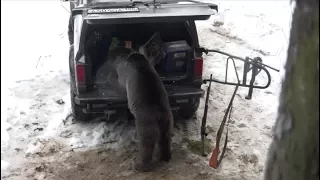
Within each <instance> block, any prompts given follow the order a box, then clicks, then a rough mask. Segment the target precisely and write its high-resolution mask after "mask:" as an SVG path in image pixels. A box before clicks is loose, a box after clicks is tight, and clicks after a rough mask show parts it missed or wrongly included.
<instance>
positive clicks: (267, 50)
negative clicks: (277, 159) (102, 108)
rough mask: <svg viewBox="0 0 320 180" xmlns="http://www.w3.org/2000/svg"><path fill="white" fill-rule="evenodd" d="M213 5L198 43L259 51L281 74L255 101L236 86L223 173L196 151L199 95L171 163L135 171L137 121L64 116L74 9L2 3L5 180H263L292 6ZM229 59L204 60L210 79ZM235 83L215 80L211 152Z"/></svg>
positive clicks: (50, 4) (243, 52)
mask: <svg viewBox="0 0 320 180" xmlns="http://www.w3.org/2000/svg"><path fill="white" fill-rule="evenodd" d="M212 2H215V3H217V4H218V5H219V13H218V14H217V15H215V16H213V17H212V18H211V19H209V20H208V21H204V22H198V23H197V27H198V34H199V37H200V43H201V45H202V46H204V47H206V48H211V49H212V48H214V49H219V50H222V51H227V52H230V53H232V54H235V55H238V56H241V57H245V56H249V57H255V56H260V57H262V59H263V61H264V63H266V64H268V65H271V66H273V67H276V68H278V69H281V72H280V73H277V72H273V71H270V73H271V75H272V78H273V80H272V84H271V86H270V87H269V88H268V89H265V90H254V94H253V99H252V100H251V101H248V100H246V99H245V98H244V97H245V96H246V94H247V89H244V88H240V89H239V91H238V93H237V96H236V98H235V102H234V111H233V114H232V119H231V121H230V125H229V143H228V149H227V152H226V155H225V156H226V157H225V159H224V161H223V163H222V165H221V166H220V167H219V169H217V170H214V169H210V168H209V167H208V165H207V164H208V158H209V156H208V157H207V158H204V157H201V156H198V155H196V154H195V148H197V147H198V146H196V145H197V144H198V140H199V138H200V135H199V132H200V131H199V128H200V121H201V117H202V114H203V107H204V104H203V101H202V102H201V104H200V108H199V110H198V114H197V117H196V118H197V119H194V120H190V121H187V122H181V123H179V124H178V126H179V127H180V128H179V129H175V136H174V144H173V160H172V161H171V162H170V163H169V164H167V165H165V166H164V167H162V168H160V169H159V170H157V171H156V172H152V173H145V174H141V173H136V172H134V171H132V167H131V162H132V159H133V157H134V156H133V155H134V154H135V153H136V145H135V144H134V140H133V138H132V137H134V131H135V130H134V127H133V126H132V125H130V124H129V123H127V122H126V121H125V120H123V119H119V120H118V121H116V122H104V121H101V120H95V121H93V122H92V123H86V124H81V123H74V122H73V121H72V119H71V118H67V117H68V115H69V114H70V97H69V74H68V73H69V70H68V61H67V59H68V38H67V32H66V30H67V22H68V15H69V14H68V12H67V11H66V10H65V9H63V8H62V7H61V4H60V2H59V1H53V0H51V1H36V0H34V1H26V0H23V1H22V0H21V1H19V0H16V1H9V0H4V1H1V5H2V6H1V179H19V180H25V179H55V180H56V179H128V176H130V179H151V178H153V179H215V180H232V179H235V180H236V179H237V180H238V179H239V180H240V179H243V180H246V179H247V180H259V179H262V176H263V169H264V162H265V158H266V153H267V149H268V145H269V143H270V140H271V137H272V132H271V129H272V126H273V124H274V122H275V118H276V111H277V104H278V102H277V101H278V94H279V90H280V83H281V74H283V69H282V64H283V63H284V62H285V59H286V49H287V44H288V40H289V31H290V24H291V14H292V11H293V10H292V7H291V6H290V3H289V1H287V0H285V1H284V0H283V1H271V0H268V1H240V0H237V1H216V0H214V1H212ZM65 6H66V7H68V4H65ZM12 9H14V10H15V11H14V13H13V12H12ZM224 64H225V58H224V57H223V56H220V55H216V54H209V55H208V56H205V72H204V76H205V77H209V75H210V74H211V73H212V74H213V76H214V77H215V78H219V79H221V78H223V75H224ZM241 66H242V64H241V63H237V68H239V69H241V68H242V67H241ZM12 67H14V68H12ZM230 67H231V66H230ZM229 69H231V68H229ZM231 73H232V72H231ZM240 77H241V76H240ZM232 79H234V75H233V76H231V77H230V80H232ZM265 80H266V77H265V75H263V74H261V75H259V77H258V78H257V82H258V83H259V84H263V83H265V82H266V81H265ZM206 87H207V85H203V88H205V89H206ZM233 89H234V87H228V86H223V85H219V84H216V83H213V84H212V88H211V95H210V101H209V114H208V126H209V128H208V129H210V131H211V133H210V135H209V136H208V139H210V146H211V148H212V147H214V142H215V135H216V132H217V129H218V128H219V125H220V122H221V120H222V117H223V114H224V110H225V109H226V107H227V104H228V102H229V100H230V97H231V94H232V92H233ZM61 100H62V101H63V102H64V103H59V102H61ZM196 151H197V150H196Z"/></svg>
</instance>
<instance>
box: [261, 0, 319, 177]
mask: <svg viewBox="0 0 320 180" xmlns="http://www.w3.org/2000/svg"><path fill="white" fill-rule="evenodd" d="M285 69H286V73H285V80H284V82H283V84H282V90H281V95H280V105H279V109H278V117H277V120H276V124H275V127H274V138H273V141H272V143H271V145H270V147H269V152H268V159H267V162H266V169H265V177H264V178H265V180H319V0H296V8H295V11H294V14H293V18H292V28H291V35H290V43H289V49H288V57H287V63H286V66H285Z"/></svg>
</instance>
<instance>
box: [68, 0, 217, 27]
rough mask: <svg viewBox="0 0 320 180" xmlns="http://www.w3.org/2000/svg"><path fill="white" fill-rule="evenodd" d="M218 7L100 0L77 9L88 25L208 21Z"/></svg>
mask: <svg viewBox="0 0 320 180" xmlns="http://www.w3.org/2000/svg"><path fill="white" fill-rule="evenodd" d="M213 9H214V10H216V11H218V6H217V5H215V4H211V3H202V2H199V1H192V0H182V1H179V0H157V1H129V0H128V1H115V2H112V0H110V1H109V0H96V1H93V2H92V3H90V4H86V5H85V6H82V7H77V8H75V9H73V12H72V13H73V15H75V14H79V13H80V14H83V15H84V20H85V21H86V22H87V23H88V24H103V23H107V24H122V23H147V22H168V21H185V20H207V19H209V18H210V16H211V15H213V14H214V11H213Z"/></svg>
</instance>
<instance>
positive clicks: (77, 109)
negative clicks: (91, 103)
mask: <svg viewBox="0 0 320 180" xmlns="http://www.w3.org/2000/svg"><path fill="white" fill-rule="evenodd" d="M70 96H71V109H72V115H73V118H74V120H76V121H82V122H87V121H90V120H91V119H92V115H91V114H85V113H84V112H83V110H82V109H83V108H85V107H84V106H80V105H77V104H75V102H74V98H75V96H76V95H75V94H74V92H73V91H72V89H71V88H70Z"/></svg>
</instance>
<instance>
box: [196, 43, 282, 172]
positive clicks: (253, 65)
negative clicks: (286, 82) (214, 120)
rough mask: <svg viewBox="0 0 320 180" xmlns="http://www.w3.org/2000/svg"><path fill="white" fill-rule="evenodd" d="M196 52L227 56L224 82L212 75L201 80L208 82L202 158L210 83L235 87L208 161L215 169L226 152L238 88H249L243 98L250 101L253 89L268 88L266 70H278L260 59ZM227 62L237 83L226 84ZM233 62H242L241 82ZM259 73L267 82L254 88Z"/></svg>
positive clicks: (206, 51)
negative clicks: (221, 147)
mask: <svg viewBox="0 0 320 180" xmlns="http://www.w3.org/2000/svg"><path fill="white" fill-rule="evenodd" d="M197 51H198V52H204V53H206V54H208V53H209V52H214V53H219V54H222V55H225V56H228V58H227V62H226V74H225V81H220V80H217V79H213V78H212V74H211V75H210V79H204V80H203V83H204V84H206V83H207V82H209V86H208V89H207V94H206V100H205V107H204V114H203V117H202V122H201V149H200V150H201V154H202V155H203V156H207V154H206V153H205V151H204V140H205V137H206V136H207V135H208V133H207V131H206V123H207V112H208V101H209V94H210V88H211V82H216V83H220V84H225V85H233V86H236V87H235V90H234V92H233V94H232V97H231V100H230V102H229V104H228V107H227V110H226V112H225V114H224V117H223V119H222V122H221V125H220V127H219V130H218V132H217V136H216V146H215V149H214V150H213V152H212V154H211V158H210V160H209V166H210V167H213V168H215V169H217V168H218V166H219V165H220V163H221V161H222V159H223V156H224V154H225V150H226V147H227V143H228V120H230V118H231V113H232V108H233V105H232V103H233V100H234V97H235V95H236V93H237V91H238V88H239V87H247V88H249V91H248V95H247V96H246V97H245V98H246V99H247V100H250V99H251V98H252V93H253V89H254V88H257V89H266V88H268V87H269V86H270V84H271V75H270V73H269V71H268V69H267V68H269V69H272V70H274V71H277V72H279V70H278V69H275V68H273V67H270V66H268V65H265V64H263V63H262V59H261V58H260V57H255V58H253V59H251V58H249V57H246V58H241V57H238V56H234V55H231V54H228V53H225V52H222V51H219V50H208V49H204V48H198V49H197ZM229 60H232V62H233V67H234V70H235V73H236V77H237V82H227V78H228V63H229ZM235 60H240V61H243V62H244V65H243V79H242V82H241V81H240V79H239V75H238V71H237V69H236V63H235ZM251 70H252V73H251V74H252V75H251V80H250V83H249V84H247V74H248V73H249V72H250V71H251ZM261 71H264V72H265V73H266V74H267V77H268V82H267V84H266V85H265V86H255V85H254V83H255V78H256V76H257V75H258V74H259V73H260V72H261ZM228 116H229V117H228ZM226 125H227V131H226V137H225V142H224V147H223V150H222V153H221V156H220V158H219V160H218V155H219V154H220V149H219V146H220V140H221V136H222V132H223V129H224V127H225V126H226Z"/></svg>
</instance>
